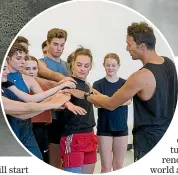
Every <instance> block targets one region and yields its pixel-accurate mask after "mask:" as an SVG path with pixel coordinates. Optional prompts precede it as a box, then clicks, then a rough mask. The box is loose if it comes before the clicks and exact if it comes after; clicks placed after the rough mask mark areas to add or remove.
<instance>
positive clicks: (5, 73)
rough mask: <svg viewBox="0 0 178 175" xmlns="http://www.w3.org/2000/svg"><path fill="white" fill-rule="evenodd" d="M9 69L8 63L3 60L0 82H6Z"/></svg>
mask: <svg viewBox="0 0 178 175" xmlns="http://www.w3.org/2000/svg"><path fill="white" fill-rule="evenodd" d="M9 73H10V72H9V69H8V64H7V61H5V64H4V67H3V70H2V77H1V82H6V81H7V75H8V74H9Z"/></svg>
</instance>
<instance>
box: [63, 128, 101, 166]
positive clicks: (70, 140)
mask: <svg viewBox="0 0 178 175" xmlns="http://www.w3.org/2000/svg"><path fill="white" fill-rule="evenodd" d="M97 146H98V139H97V136H96V135H94V132H93V131H92V132H89V133H77V134H72V135H69V136H67V137H66V136H65V137H62V138H61V141H60V153H61V157H62V161H63V167H64V168H72V167H82V166H83V165H86V164H92V163H96V161H97Z"/></svg>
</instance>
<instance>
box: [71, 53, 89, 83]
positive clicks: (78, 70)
mask: <svg viewBox="0 0 178 175" xmlns="http://www.w3.org/2000/svg"><path fill="white" fill-rule="evenodd" d="M91 67H92V61H91V58H90V57H89V56H87V55H78V56H77V57H76V59H75V60H74V62H73V64H72V73H73V76H74V77H76V78H79V79H81V80H86V77H87V75H88V74H89V72H90V70H91Z"/></svg>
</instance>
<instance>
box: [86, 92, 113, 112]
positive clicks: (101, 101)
mask: <svg viewBox="0 0 178 175" xmlns="http://www.w3.org/2000/svg"><path fill="white" fill-rule="evenodd" d="M87 100H88V101H89V102H90V103H93V104H94V105H95V106H96V107H100V108H104V109H108V110H114V107H113V106H112V104H111V103H110V97H107V96H105V95H90V96H89V97H88V98H87Z"/></svg>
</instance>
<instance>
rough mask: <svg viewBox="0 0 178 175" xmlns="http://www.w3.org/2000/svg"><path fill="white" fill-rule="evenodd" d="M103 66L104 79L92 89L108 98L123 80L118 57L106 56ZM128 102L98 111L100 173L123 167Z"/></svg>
mask: <svg viewBox="0 0 178 175" xmlns="http://www.w3.org/2000/svg"><path fill="white" fill-rule="evenodd" d="M103 64H104V68H105V71H106V77H104V78H102V79H100V80H98V81H96V82H94V84H93V88H94V89H96V90H97V91H99V92H100V93H102V94H104V95H107V96H109V97H110V96H112V95H113V94H114V93H115V92H116V91H117V90H118V89H120V88H121V87H122V86H123V85H124V83H125V80H124V79H122V78H120V77H118V75H117V72H118V69H119V66H120V60H119V57H118V55H116V54H115V53H109V54H107V55H106V56H105V58H104V63H103ZM130 102H131V101H128V102H126V103H125V104H124V105H122V106H120V107H118V108H116V109H115V110H113V111H109V110H106V109H103V108H99V109H98V123H97V135H98V136H99V137H98V139H99V149H100V156H101V172H102V173H104V172H110V171H111V169H112V168H113V170H117V169H120V168H122V166H123V162H124V155H125V153H126V150H127V142H128V126H127V116H128V107H127V105H128V104H130ZM112 154H113V155H112Z"/></svg>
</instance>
